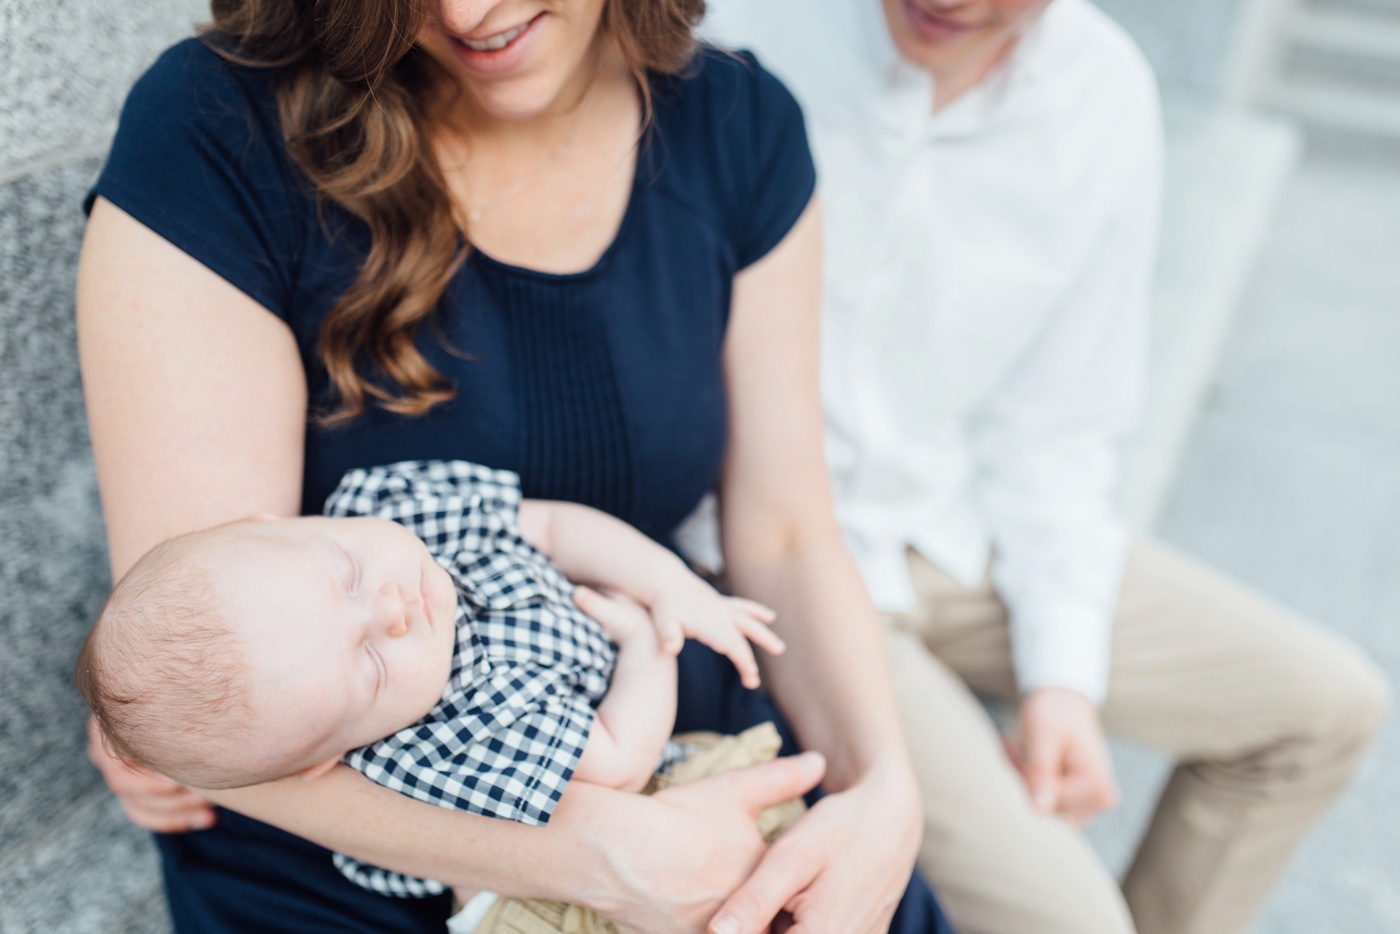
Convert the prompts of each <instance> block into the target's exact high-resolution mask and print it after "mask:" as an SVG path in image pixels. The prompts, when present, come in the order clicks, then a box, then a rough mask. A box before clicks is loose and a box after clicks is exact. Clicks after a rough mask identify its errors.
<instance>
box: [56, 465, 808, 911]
mask: <svg viewBox="0 0 1400 934" xmlns="http://www.w3.org/2000/svg"><path fill="white" fill-rule="evenodd" d="M386 520H392V521H386ZM567 578H572V579H574V580H578V581H581V582H584V583H587V584H591V585H593V586H595V587H598V588H601V589H605V590H612V591H616V592H618V593H621V594H623V595H625V596H627V597H630V598H631V599H632V600H634V601H636V602H637V603H639V604H641V605H642V606H643V607H645V608H646V609H647V610H648V611H649V613H650V615H651V618H652V620H653V621H654V622H655V624H656V627H655V629H653V627H652V626H651V625H647V624H646V623H645V616H644V615H643V614H635V616H636V618H637V620H639V622H636V623H633V624H630V625H625V626H622V627H621V628H618V626H616V625H614V627H613V628H610V629H609V630H608V631H607V632H606V633H604V631H603V630H602V629H601V628H600V626H599V625H598V624H597V623H596V622H595V621H594V620H593V619H591V618H590V617H588V616H586V615H584V614H583V613H582V612H581V611H580V610H579V609H578V608H577V607H576V606H575V604H574V601H573V594H574V588H573V586H572V585H571V584H570V583H569V580H568V579H567ZM772 620H773V613H772V611H770V610H768V609H767V608H766V607H763V606H761V605H759V604H757V603H753V602H751V601H748V600H741V599H737V598H729V597H724V596H721V595H720V594H718V593H717V592H716V591H715V590H714V589H713V588H711V587H710V586H709V585H708V584H706V583H705V582H704V581H702V580H701V579H700V578H698V577H696V576H695V575H694V574H693V573H691V572H690V570H689V569H688V568H686V566H685V565H684V563H683V562H681V560H680V559H679V558H677V557H676V556H675V555H673V554H672V553H671V552H669V551H667V550H666V549H664V548H662V547H661V546H659V545H657V544H655V543H654V542H652V541H651V540H649V539H647V538H646V537H645V536H643V535H642V534H641V533H640V532H637V531H636V530H634V529H632V528H631V527H630V526H628V525H626V524H625V523H623V522H620V521H619V520H617V519H614V518H612V517H610V516H608V515H606V514H604V513H601V512H598V511H597V510H594V509H590V508H588V507H584V506H579V505H575V504H569V503H554V502H541V501H533V500H525V501H522V500H521V498H520V491H519V483H518V480H517V478H516V476H515V475H514V474H512V473H509V472H507V471H497V470H491V469H489V468H485V467H480V466H477V465H473V464H467V463H464V462H461V461H452V462H440V461H414V462H405V463H400V464H394V465H390V466H388V467H379V468H374V469H370V470H356V471H352V472H351V473H349V474H347V475H346V477H345V478H344V479H343V480H342V481H341V484H340V486H339V488H338V489H337V490H336V492H335V493H334V494H332V496H331V497H330V499H329V500H328V502H327V506H326V516H325V517H307V518H297V519H276V518H273V517H257V518H254V519H249V520H243V521H239V522H234V523H230V524H227V525H222V526H218V527H216V528H213V529H209V530H207V531H203V532H197V533H193V534H190V535H185V536H181V537H179V538H176V539H172V540H171V541H168V542H166V543H164V544H162V545H160V546H158V547H156V548H155V549H153V550H152V551H151V552H150V553H148V554H147V555H146V556H145V557H143V558H142V559H141V560H140V561H139V562H137V564H136V565H135V566H134V567H133V568H132V569H131V571H130V572H129V573H128V574H127V575H126V576H125V577H124V578H123V579H122V580H121V581H120V583H118V584H117V586H116V587H115V588H114V590H113V591H112V594H111V596H110V597H109V598H108V600H107V603H106V605H105V606H104V607H103V609H102V612H101V614H100V615H99V617H98V620H97V622H96V623H95V624H94V626H93V629H92V632H91V633H90V634H89V635H88V638H87V641H86V642H85V643H84V645H83V648H82V651H81V654H80V656H79V659H78V665H77V679H78V684H79V688H80V690H81V691H82V693H83V696H84V699H85V700H86V701H87V702H88V704H89V706H91V707H92V709H93V712H94V713H95V714H96V717H97V720H98V723H99V724H100V725H101V727H102V730H103V733H104V735H105V736H106V737H107V739H108V741H109V742H110V743H111V745H112V746H113V747H114V748H115V750H116V751H117V752H118V753H120V754H121V755H122V756H124V757H125V758H127V759H129V760H131V761H134V762H137V763H140V764H144V765H147V766H149V767H151V768H153V769H155V770H157V771H159V772H161V773H163V774H165V775H169V776H170V777H172V778H174V779H176V780H178V781H181V782H183V783H185V784H188V785H192V786H194V787H196V788H211V789H213V788H233V787H238V786H242V785H250V784H255V783H259V782H265V781H271V780H273V779H277V778H283V777H286V776H290V775H297V774H300V775H303V776H306V777H308V778H314V777H315V776H317V775H320V774H322V773H324V772H326V771H328V770H329V769H330V768H331V767H333V766H334V765H335V764H336V763H338V762H341V761H344V762H346V763H347V764H349V765H351V766H352V767H354V768H356V769H358V770H359V771H361V772H362V773H364V774H365V775H366V776H367V777H368V778H370V779H371V780H373V781H375V782H378V783H379V784H382V785H385V786H387V787H389V788H393V789H394V790H396V791H399V792H402V793H403V794H407V795H410V796H412V797H414V798H418V799H420V800H423V801H427V802H430V803H433V804H437V805H439V806H442V807H450V808H456V809H459V810H466V811H472V812H475V813H478V814H485V815H489V816H494V817H505V818H508V819H512V820H516V821H520V822H523V823H527V824H535V825H539V824H544V823H545V822H546V821H548V819H549V816H550V814H551V813H552V811H553V808H554V805H555V804H556V803H557V802H558V800H559V796H560V795H561V794H562V792H563V789H564V786H565V785H566V784H567V783H568V782H569V781H570V780H571V779H577V780H579V781H584V782H591V783H596V784H602V785H607V786H609V787H614V788H622V789H631V790H637V789H640V788H641V787H642V786H643V785H644V784H645V783H646V782H647V780H648V779H649V778H650V777H651V775H652V773H653V772H654V771H656V770H657V768H658V764H659V763H660V764H662V765H665V764H666V763H667V761H669V759H670V758H671V757H672V756H673V755H674V752H675V751H674V750H673V749H670V748H669V747H668V744H667V737H668V735H669V732H670V729H671V726H672V724H673V722H674V719H675V702H676V683H675V679H676V671H675V662H674V658H673V656H674V654H675V652H676V651H678V650H679V648H680V644H681V640H682V637H683V636H689V637H691V638H695V639H698V640H700V641H702V642H704V643H706V644H707V645H709V646H710V647H711V648H713V649H715V650H716V651H718V652H721V653H722V654H724V655H726V656H728V657H729V658H730V659H731V660H732V661H733V662H734V664H735V665H736V667H737V668H738V669H739V672H740V674H741V677H742V678H743V680H744V683H745V684H746V685H748V686H750V687H753V686H757V683H758V668H757V664H756V662H755V660H754V655H753V652H752V649H751V648H750V645H749V642H750V640H751V641H752V642H753V643H754V644H756V645H758V646H760V647H762V648H764V649H765V650H767V651H769V652H773V653H777V652H781V651H782V650H783V643H782V642H781V640H779V639H778V637H777V636H776V635H775V634H774V633H773V632H771V631H770V630H769V629H768V628H767V624H769V623H771V622H772ZM610 639H611V641H610ZM663 750H665V751H666V752H667V755H666V756H663ZM336 863H337V865H338V866H339V867H340V868H341V870H342V872H344V873H345V874H346V875H347V876H349V877H350V878H351V879H353V880H354V881H356V882H357V883H359V884H361V885H363V886H366V887H367V888H371V889H374V890H376V891H380V892H383V893H385V894H396V895H407V896H421V895H427V894H435V893H437V892H441V891H444V887H443V886H442V885H441V884H440V883H436V882H431V881H427V880H421V879H412V878H409V877H406V876H402V875H399V874H397V873H392V872H389V871H387V870H383V869H379V868H376V867H371V866H366V865H364V864H361V863H358V862H356V861H354V860H352V859H350V858H348V857H344V856H339V855H337V857H336Z"/></svg>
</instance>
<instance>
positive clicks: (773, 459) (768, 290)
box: [716, 199, 920, 934]
mask: <svg viewBox="0 0 1400 934" xmlns="http://www.w3.org/2000/svg"><path fill="white" fill-rule="evenodd" d="M820 223H821V222H820V209H819V206H818V205H817V204H816V202H815V199H814V201H813V204H812V205H810V206H809V207H808V209H807V211H806V213H805V214H804V215H803V217H802V218H801V219H800V220H799V221H798V223H797V225H796V226H795V227H794V228H793V230H792V231H791V232H790V233H789V234H788V236H787V238H786V239H785V240H784V241H783V242H782V243H781V244H779V246H778V247H777V248H776V249H774V250H773V252H771V253H770V254H769V255H768V256H766V257H765V258H764V259H763V260H761V261H760V262H758V263H757V264H755V265H754V266H752V267H750V268H749V269H748V270H745V271H744V272H743V273H741V274H740V275H739V276H738V277H737V279H736V280H735V285H734V300H733V310H732V312H731V315H730V324H729V334H728V337H727V344H726V351H725V373H726V381H727V386H728V390H729V424H730V428H729V444H728V449H727V455H726V459H725V465H724V473H723V480H722V487H721V496H720V510H721V522H722V533H723V543H724V552H725V561H726V566H727V568H728V573H729V576H730V578H731V582H732V584H733V585H734V589H735V591H736V592H737V593H740V594H743V595H744V596H747V597H752V598H754V599H756V600H760V601H762V602H763V603H765V604H767V605H769V606H771V607H773V609H775V610H776V611H777V613H778V628H779V634H780V635H781V636H782V637H783V638H784V640H786V642H787V644H788V651H787V652H786V654H784V655H781V656H778V657H776V658H770V659H767V660H765V662H766V663H765V666H764V671H765V675H766V680H767V682H768V684H769V686H770V689H771V690H772V692H773V694H774V695H775V696H776V697H777V699H778V701H779V703H780V705H781V706H782V708H783V711H784V713H786V714H787V715H788V717H789V718H790V719H791V721H792V724H793V727H794V728H795V729H796V731H797V733H798V735H799V736H800V737H801V739H802V741H803V743H804V744H805V745H807V746H809V747H811V748H813V749H817V750H820V751H821V752H823V753H825V754H826V756H827V760H828V762H829V769H828V785H829V787H830V788H831V790H833V791H835V792H837V793H836V794H833V795H831V796H830V797H828V798H827V799H826V800H824V801H822V802H820V803H819V804H818V805H817V807H816V808H814V809H813V811H812V812H811V813H810V814H809V815H808V816H807V817H806V818H804V819H803V821H802V822H801V823H799V824H798V826H797V827H795V828H793V830H792V831H790V832H789V833H788V834H787V835H786V836H784V837H783V838H782V839H780V840H779V841H778V842H777V843H776V844H774V846H773V847H772V849H771V850H770V851H769V853H768V855H767V856H766V857H765V859H764V861H763V863H762V864H761V865H760V867H759V869H758V870H757V872H755V874H754V876H753V877H752V878H751V879H750V880H749V882H748V883H747V884H746V885H745V886H744V887H743V888H742V889H740V890H739V892H737V893H735V895H734V897H733V898H731V899H730V900H729V901H728V902H727V904H726V905H725V907H724V909H723V911H722V914H729V915H732V916H733V918H734V919H735V921H736V923H737V926H735V927H733V928H732V929H731V930H730V931H726V934H750V932H754V934H756V932H758V931H762V930H766V927H765V926H766V925H767V924H768V922H769V921H770V920H771V919H772V917H773V916H774V914H776V913H777V912H778V911H779V910H780V909H783V908H786V909H788V910H789V911H792V912H793V913H794V915H795V916H796V920H797V922H798V927H797V928H796V929H797V930H801V931H803V932H813V934H815V932H818V931H831V932H840V934H852V932H871V934H874V932H877V931H878V932H883V931H884V930H885V929H886V928H887V927H888V923H889V918H890V915H891V914H892V912H893V909H894V906H895V904H896V903H897V901H898V898H899V896H900V894H901V893H902V892H903V890H904V887H905V885H906V883H907V881H908V875H909V871H910V869H911V868H912V866H913V863H914V858H915V853H916V850H917V848H918V842H919V827H920V821H919V807H918V795H917V791H916V790H915V786H914V782H913V778H912V775H911V774H910V771H909V764H908V759H907V754H906V752H905V749H904V742H903V739H902V736H901V733H900V728H899V723H898V720H897V717H896V712H895V707H894V698H893V695H892V693H891V689H890V678H889V673H888V670H887V661H886V658H885V650H884V642H883V639H882V638H881V635H880V630H879V623H878V619H877V617H876V614H875V610H874V608H873V606H872V605H871V602H870V598H869V597H868V595H867V594H866V592H865V588H864V585H863V584H862V582H861V580H860V578H859V575H858V573H857V571H856V568H855V565H854V563H853V562H852V560H851V558H850V557H849V556H848V554H847V553H846V549H845V546H844V545H843V543H842V540H841V535H840V532H839V530H838V527H837V525H836V520H835V514H834V509H833V505H832V500H831V493H830V489H829V482H828V478H827V471H826V461H825V457H824V455H823V450H822V417H821V408H820V397H819V385H818V333H819V307H820V260H821V243H820ZM720 929H722V928H720V927H717V928H716V930H720Z"/></svg>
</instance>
